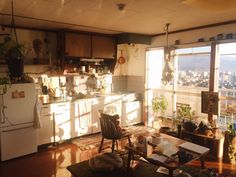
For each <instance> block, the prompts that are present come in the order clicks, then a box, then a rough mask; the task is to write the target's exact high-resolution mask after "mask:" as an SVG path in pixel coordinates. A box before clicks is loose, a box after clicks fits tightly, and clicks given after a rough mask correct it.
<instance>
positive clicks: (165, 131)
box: [159, 127, 170, 133]
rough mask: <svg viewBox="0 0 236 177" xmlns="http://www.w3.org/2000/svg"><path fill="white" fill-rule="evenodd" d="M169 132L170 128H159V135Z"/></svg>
mask: <svg viewBox="0 0 236 177" xmlns="http://www.w3.org/2000/svg"><path fill="white" fill-rule="evenodd" d="M169 131H170V127H161V128H160V129H159V132H160V133H167V132H169Z"/></svg>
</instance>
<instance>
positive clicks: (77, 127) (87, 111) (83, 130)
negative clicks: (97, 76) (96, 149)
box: [71, 99, 92, 137]
mask: <svg viewBox="0 0 236 177" xmlns="http://www.w3.org/2000/svg"><path fill="white" fill-rule="evenodd" d="M91 106H92V100H91V99H81V100H78V101H76V102H74V103H73V104H72V107H73V108H72V111H71V112H72V113H71V114H72V117H71V119H72V120H71V127H72V137H77V136H81V135H87V134H91V133H92V111H91Z"/></svg>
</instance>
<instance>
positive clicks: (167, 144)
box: [125, 134, 210, 177]
mask: <svg viewBox="0 0 236 177" xmlns="http://www.w3.org/2000/svg"><path fill="white" fill-rule="evenodd" d="M160 136H161V139H162V140H161V142H160V144H157V145H156V144H153V143H151V142H148V143H146V147H144V148H140V147H135V146H134V145H132V146H129V145H127V146H125V148H126V149H127V150H128V151H129V153H128V162H127V167H128V168H130V162H131V157H133V155H134V154H136V155H139V156H141V157H143V158H144V159H145V160H147V161H148V162H149V163H151V164H154V165H157V166H161V167H165V168H166V169H168V171H169V176H171V177H172V176H173V172H174V170H176V169H178V168H180V167H181V166H183V165H186V164H187V163H189V162H191V161H193V160H197V159H199V160H200V161H201V168H205V166H204V158H205V156H206V155H207V154H208V152H209V151H210V149H209V148H205V147H203V146H199V145H196V144H193V143H189V142H187V141H185V140H182V139H178V138H175V137H172V136H169V135H166V134H160ZM147 139H148V138H147ZM163 144H164V145H163ZM156 146H157V147H158V146H162V149H163V152H161V153H160V152H157V151H156V150H155V149H156ZM178 150H183V151H184V152H186V153H187V154H190V155H191V159H189V160H187V161H184V162H180V161H179V158H178V157H177V156H176V157H172V156H170V153H171V152H173V153H174V152H177V151H178Z"/></svg>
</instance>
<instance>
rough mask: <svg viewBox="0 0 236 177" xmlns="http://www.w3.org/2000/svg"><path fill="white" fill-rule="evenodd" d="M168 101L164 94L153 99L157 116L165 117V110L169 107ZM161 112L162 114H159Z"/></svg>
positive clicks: (153, 106)
mask: <svg viewBox="0 0 236 177" xmlns="http://www.w3.org/2000/svg"><path fill="white" fill-rule="evenodd" d="M167 106H168V102H167V100H166V98H165V97H164V96H160V97H155V98H153V99H152V111H153V112H154V114H155V117H157V116H158V117H161V118H163V117H164V114H165V111H166V109H167ZM158 114H160V115H158Z"/></svg>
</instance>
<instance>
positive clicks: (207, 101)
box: [201, 91, 220, 115]
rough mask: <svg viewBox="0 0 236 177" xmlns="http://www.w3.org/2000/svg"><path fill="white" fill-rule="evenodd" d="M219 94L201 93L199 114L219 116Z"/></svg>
mask: <svg viewBox="0 0 236 177" xmlns="http://www.w3.org/2000/svg"><path fill="white" fill-rule="evenodd" d="M219 96H220V95H219V92H207V91H202V93H201V112H202V113H207V114H213V115H219V114H220V99H219Z"/></svg>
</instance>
